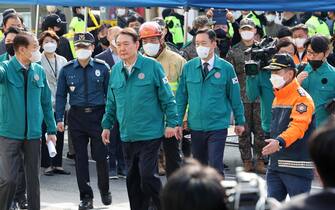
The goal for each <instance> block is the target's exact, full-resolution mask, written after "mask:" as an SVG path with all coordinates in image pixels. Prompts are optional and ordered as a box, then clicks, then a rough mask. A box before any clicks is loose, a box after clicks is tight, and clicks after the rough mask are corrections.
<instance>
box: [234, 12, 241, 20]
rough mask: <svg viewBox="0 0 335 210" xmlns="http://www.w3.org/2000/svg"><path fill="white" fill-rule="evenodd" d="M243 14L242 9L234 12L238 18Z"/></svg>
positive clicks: (235, 17)
mask: <svg viewBox="0 0 335 210" xmlns="http://www.w3.org/2000/svg"><path fill="white" fill-rule="evenodd" d="M241 15H242V12H241V11H234V12H233V16H234V19H235V20H236V19H238V18H239V17H241Z"/></svg>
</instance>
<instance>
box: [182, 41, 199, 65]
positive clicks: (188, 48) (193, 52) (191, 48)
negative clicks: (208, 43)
mask: <svg viewBox="0 0 335 210" xmlns="http://www.w3.org/2000/svg"><path fill="white" fill-rule="evenodd" d="M180 51H181V52H182V56H183V57H184V58H185V59H186V60H187V61H189V60H191V59H192V58H195V57H198V54H197V49H196V47H195V40H194V39H193V41H190V42H189V43H187V44H186V45H185V46H183V47H182V48H181V49H180Z"/></svg>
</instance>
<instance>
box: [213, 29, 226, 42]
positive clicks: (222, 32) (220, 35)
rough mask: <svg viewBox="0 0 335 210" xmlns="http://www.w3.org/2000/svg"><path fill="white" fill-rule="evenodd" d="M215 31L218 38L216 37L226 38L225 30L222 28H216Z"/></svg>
mask: <svg viewBox="0 0 335 210" xmlns="http://www.w3.org/2000/svg"><path fill="white" fill-rule="evenodd" d="M215 33H216V38H218V39H224V38H226V32H225V31H224V30H223V29H221V28H219V29H216V30H215Z"/></svg>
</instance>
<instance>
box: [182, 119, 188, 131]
mask: <svg viewBox="0 0 335 210" xmlns="http://www.w3.org/2000/svg"><path fill="white" fill-rule="evenodd" d="M183 129H184V130H188V121H187V120H186V121H184V122H183Z"/></svg>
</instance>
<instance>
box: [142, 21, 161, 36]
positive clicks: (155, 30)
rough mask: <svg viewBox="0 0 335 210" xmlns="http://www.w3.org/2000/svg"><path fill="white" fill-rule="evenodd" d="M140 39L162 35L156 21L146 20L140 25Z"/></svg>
mask: <svg viewBox="0 0 335 210" xmlns="http://www.w3.org/2000/svg"><path fill="white" fill-rule="evenodd" d="M139 34H140V39H145V38H149V37H156V36H157V37H159V36H162V30H161V27H160V26H159V25H158V23H156V22H146V23H143V24H142V25H141V28H140V31H139Z"/></svg>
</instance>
